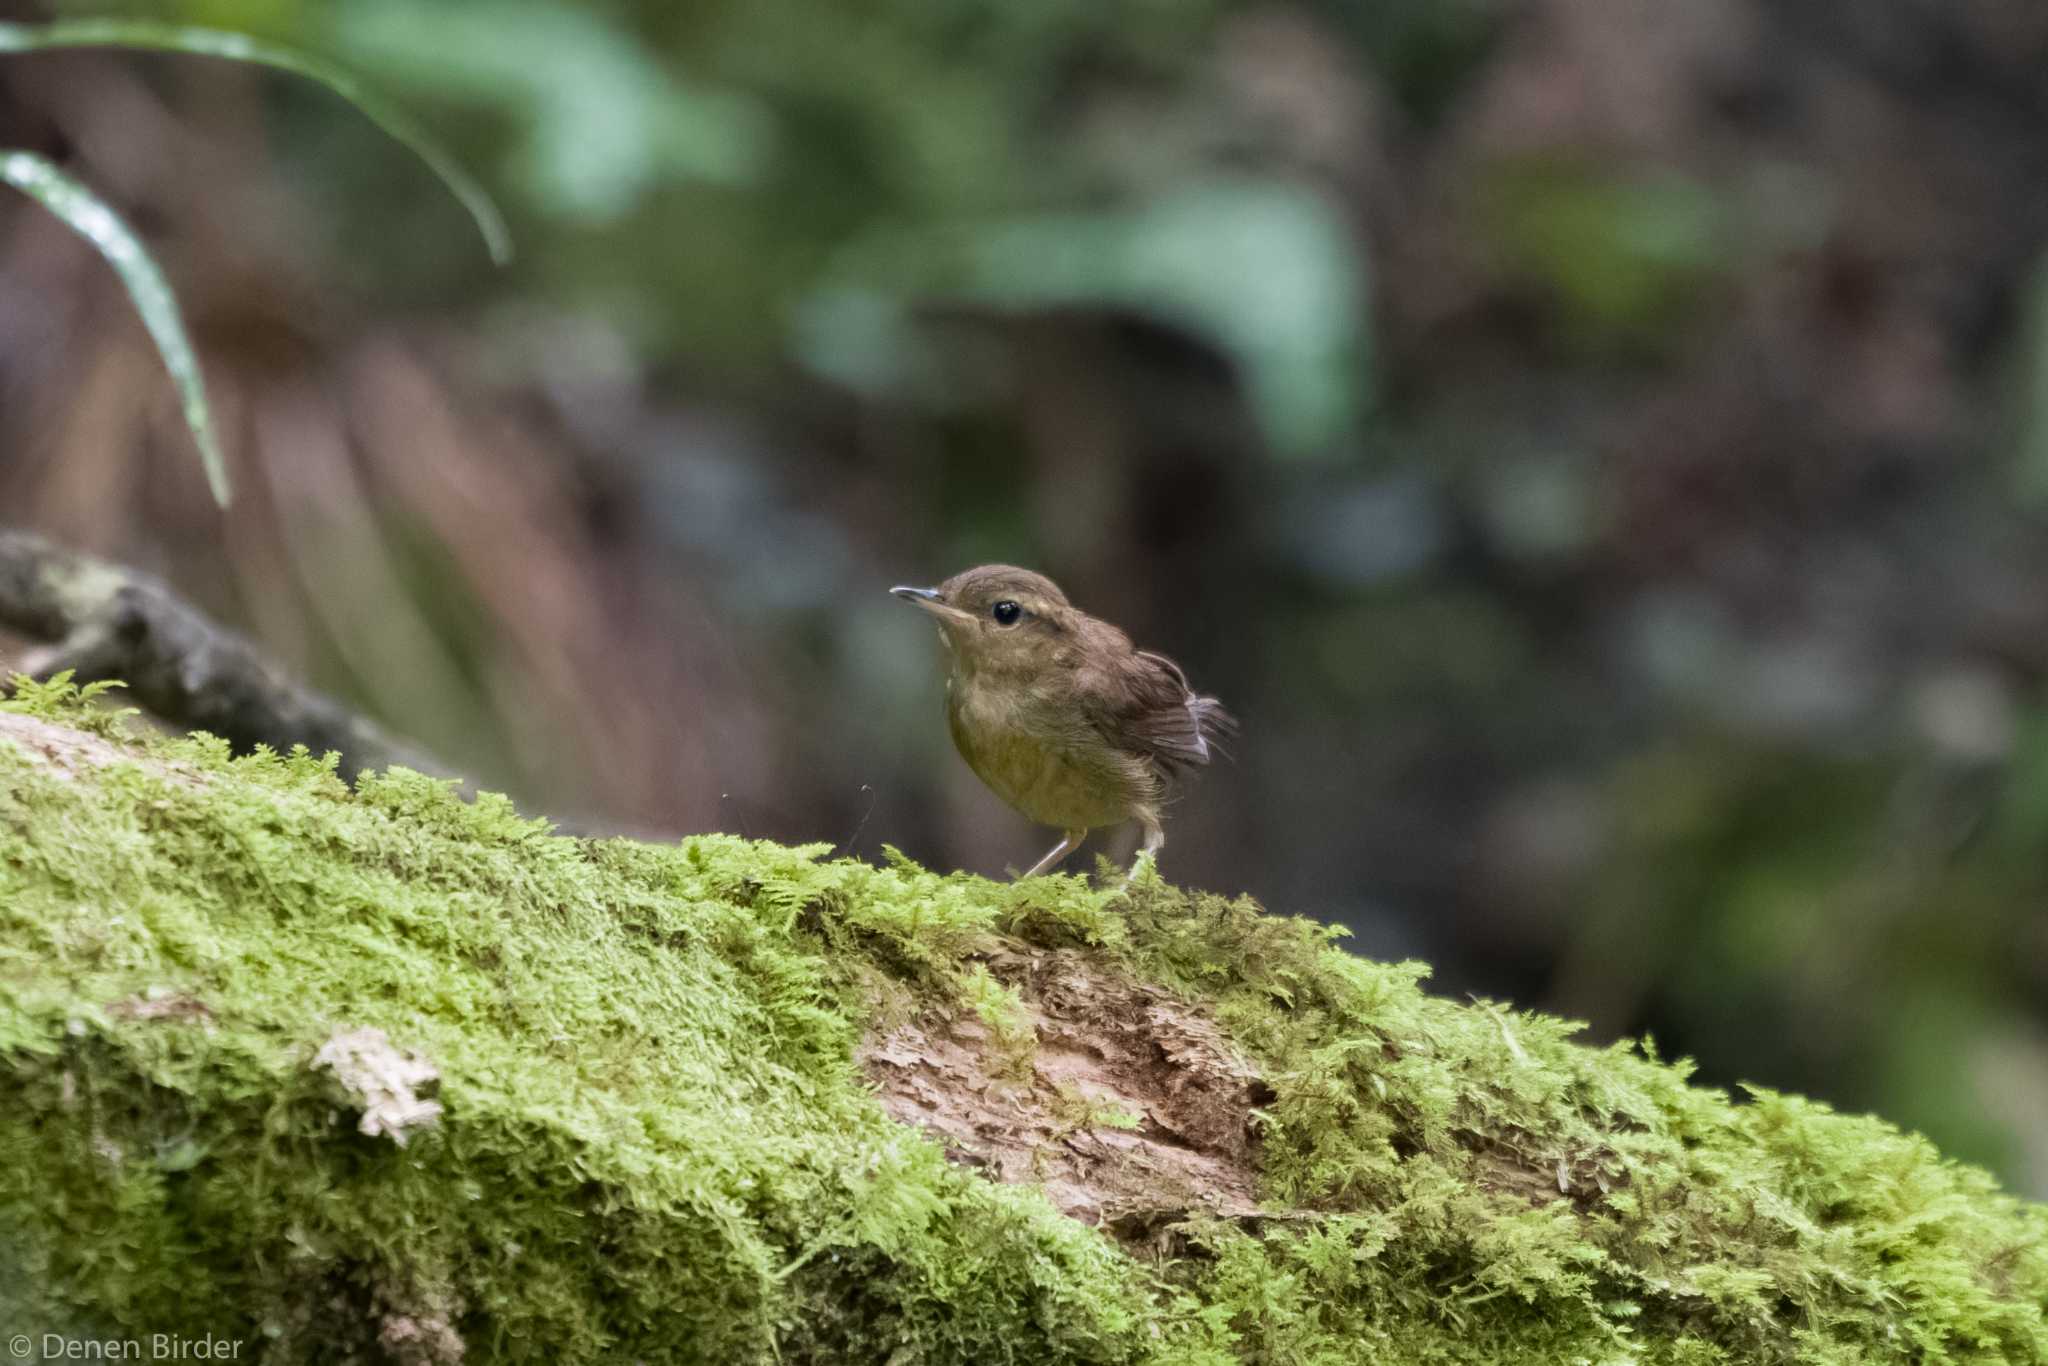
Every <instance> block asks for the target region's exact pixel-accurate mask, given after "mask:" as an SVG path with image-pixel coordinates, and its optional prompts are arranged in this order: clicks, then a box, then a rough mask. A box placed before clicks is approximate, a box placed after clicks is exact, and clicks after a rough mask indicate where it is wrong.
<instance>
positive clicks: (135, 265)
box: [0, 151, 234, 507]
mask: <svg viewBox="0 0 2048 1366" xmlns="http://www.w3.org/2000/svg"><path fill="white" fill-rule="evenodd" d="M0 181H5V182H6V183H7V184H9V185H12V186H14V188H16V189H17V190H20V191H21V192H22V193H24V194H26V195H28V196H29V197H30V198H32V199H34V200H36V201H37V202H38V203H40V204H41V205H42V206H43V207H44V208H46V209H48V210H49V211H50V212H51V213H53V214H56V215H57V217H59V218H61V219H63V220H64V222H65V223H67V224H69V225H70V227H71V229H72V230H73V231H74V232H76V233H77V234H78V235H79V236H81V237H83V238H84V239H85V240H86V241H88V242H90V243H92V244H93V246H94V247H95V248H96V249H98V251H99V253H100V255H102V256H104V257H106V258H107V261H108V263H109V264H111V265H112V266H113V267H114V270H115V273H117V274H118V275H120V277H121V283H122V284H123V285H125V286H126V287H127V289H128V297H129V298H130V299H132V300H134V302H135V311H136V312H138V313H140V314H141V315H142V321H143V323H144V324H145V325H146V326H147V327H148V328H149V335H150V337H151V338H152V339H153V340H154V341H155V342H156V349H157V352H158V353H159V354H160V355H162V356H163V358H164V366H165V368H166V369H168V370H169V371H170V372H171V378H172V379H173V380H174V381H176V382H177V385H178V393H179V395H180V397H181V398H182V400H183V403H184V409H185V425H186V426H188V427H190V428H191V429H192V439H193V441H195V442H196V443H198V446H199V459H200V462H201V463H202V464H203V465H205V467H206V482H207V483H208V484H209V485H210V486H212V489H213V500H214V501H215V502H216V503H219V504H220V505H221V506H222V507H226V506H227V505H228V500H229V499H230V498H232V497H233V496H234V493H233V490H232V489H231V488H230V487H229V484H228V467H227V462H226V461H225V460H223V459H222V458H221V453H220V442H219V441H218V440H217V439H216V438H215V436H214V431H213V415H212V410H211V409H210V408H209V407H208V406H207V402H206V381H205V379H204V378H203V377H202V376H201V375H200V373H199V358H198V357H197V356H196V355H195V354H194V353H193V351H192V340H191V338H190V337H189V336H187V335H186V333H185V320H184V319H183V317H181V316H180V315H179V312H178V300H177V296H175V295H174V294H172V293H171V287H170V285H169V284H168V283H166V282H165V280H164V275H163V272H162V271H161V270H159V269H157V264H156V262H155V261H154V260H153V259H151V257H150V254H149V253H148V252H147V251H145V250H144V249H143V246H142V243H141V241H140V240H139V239H138V238H137V237H136V236H135V233H134V231H133V230H132V229H130V228H129V226H128V225H127V224H126V223H125V222H123V221H122V220H121V216H120V215H119V214H117V213H115V212H114V211H113V210H112V209H111V208H109V207H107V205H106V203H105V202H104V201H102V200H101V199H100V197H99V196H98V195H96V194H94V193H93V192H92V191H91V190H89V189H87V188H86V187H85V186H84V185H81V184H79V183H78V182H77V181H76V180H73V179H72V178H71V177H70V176H68V175H65V174H64V172H62V171H60V170H58V169H57V167H56V166H55V165H53V164H52V163H51V162H50V161H49V160H48V159H47V158H45V157H40V156H37V155H36V154H35V153H34V152H22V151H0Z"/></svg>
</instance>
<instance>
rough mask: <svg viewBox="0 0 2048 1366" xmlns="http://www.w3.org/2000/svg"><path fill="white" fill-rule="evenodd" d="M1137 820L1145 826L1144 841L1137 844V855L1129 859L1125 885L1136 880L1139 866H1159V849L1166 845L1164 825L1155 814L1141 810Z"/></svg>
mask: <svg viewBox="0 0 2048 1366" xmlns="http://www.w3.org/2000/svg"><path fill="white" fill-rule="evenodd" d="M1138 820H1139V822H1140V823H1141V824H1143V825H1144V827H1145V842H1144V843H1143V844H1141V845H1139V846H1138V856H1137V857H1136V858H1134V859H1132V860H1131V872H1130V876H1128V877H1126V878H1125V879H1124V886H1126V887H1128V886H1130V885H1131V884H1132V883H1134V882H1136V881H1137V880H1138V870H1139V869H1140V868H1145V867H1151V868H1155V869H1156V868H1157V867H1158V866H1159V851H1160V850H1161V849H1163V848H1165V847H1166V827H1165V826H1163V825H1161V824H1160V823H1159V818H1158V817H1157V816H1148V815H1145V814H1143V813H1142V812H1141V813H1140V814H1139V816H1138Z"/></svg>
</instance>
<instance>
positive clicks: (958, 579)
mask: <svg viewBox="0 0 2048 1366" xmlns="http://www.w3.org/2000/svg"><path fill="white" fill-rule="evenodd" d="M889 591H890V592H891V593H894V594H895V595H896V596H897V597H899V598H902V599H903V600H904V601H906V602H909V603H912V604H915V605H916V606H918V607H921V608H923V609H924V610H925V611H927V612H929V613H931V614H932V616H933V617H935V618H936V619H937V620H938V623H939V635H940V638H941V639H943V640H944V641H945V643H946V648H947V649H949V650H951V651H952V653H953V661H954V667H955V669H957V670H959V671H960V672H962V673H969V674H975V673H990V674H1032V673H1036V672H1038V671H1040V670H1042V669H1045V668H1049V667H1051V666H1052V660H1051V651H1050V646H1051V644H1052V642H1053V641H1055V640H1057V639H1058V638H1059V637H1061V636H1062V635H1064V634H1066V633H1067V631H1068V628H1069V619H1070V618H1071V617H1072V616H1073V615H1074V609H1073V607H1072V605H1071V604H1069V603H1068V602H1067V595H1066V594H1065V593H1062V592H1061V591H1060V587H1059V585H1058V584H1056V583H1054V582H1053V581H1052V580H1051V579H1048V578H1047V577H1045V575H1043V574H1034V573H1032V572H1031V571H1030V570H1028V569H1018V568H1016V567H1015V566H1014V565H1007V564H985V565H982V566H981V567H979V568H977V569H969V570H966V571H965V572H963V573H959V574H955V575H954V576H953V577H952V578H950V579H947V580H946V581H945V582H944V583H942V584H940V585H939V586H938V587H936V588H902V587H899V588H892V589H890V590H889Z"/></svg>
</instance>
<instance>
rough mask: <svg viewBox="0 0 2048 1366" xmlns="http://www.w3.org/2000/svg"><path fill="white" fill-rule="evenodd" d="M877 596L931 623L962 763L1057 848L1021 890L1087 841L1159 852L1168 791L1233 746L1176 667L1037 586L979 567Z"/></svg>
mask: <svg viewBox="0 0 2048 1366" xmlns="http://www.w3.org/2000/svg"><path fill="white" fill-rule="evenodd" d="M889 591H890V592H892V593H894V594H895V595H896V596H897V597H899V598H903V599H905V600H906V601H908V602H912V603H915V604H916V605H917V606H919V607H922V608H923V609H924V610H925V611H927V612H930V613H931V614H932V615H933V616H934V617H936V618H938V622H939V637H940V639H941V640H942V641H943V642H944V643H945V646H946V649H947V651H948V653H949V654H950V655H951V672H950V674H949V676H948V678H947V680H946V719H947V720H948V722H949V723H950V724H951V726H952V730H953V744H954V746H955V747H956V748H958V749H959V751H960V757H961V758H963V759H965V760H966V761H967V766H968V767H969V768H971V769H973V770H974V774H975V776H976V777H978V778H980V779H981V780H982V781H983V782H984V783H987V784H988V786H989V787H990V788H991V789H992V790H993V791H994V792H995V794H996V795H997V796H998V797H1001V798H1002V799H1003V800H1004V801H1006V802H1008V803H1009V804H1010V805H1011V806H1014V807H1016V808H1017V810H1019V811H1021V812H1023V813H1024V814H1025V815H1026V816H1029V817H1030V818H1031V819H1032V820H1034V821H1038V822H1039V823H1041V824H1044V825H1051V826H1056V827H1057V828H1058V829H1060V830H1061V831H1062V832H1064V834H1065V838H1064V839H1062V840H1061V841H1060V842H1059V843H1058V844H1056V845H1054V846H1053V847H1052V849H1051V850H1050V851H1048V852H1047V854H1046V856H1045V857H1044V858H1042V859H1040V860H1039V861H1038V862H1037V863H1035V864H1033V865H1032V866H1031V869H1030V871H1029V872H1027V873H1025V874H1024V876H1025V877H1035V876H1037V875H1038V874H1039V873H1042V872H1044V871H1046V870H1047V869H1048V868H1051V867H1052V866H1053V865H1055V864H1057V863H1058V862H1059V861H1060V860H1061V859H1063V858H1065V857H1066V856H1067V855H1068V854H1070V853H1072V852H1073V851H1074V849H1075V848H1077V847H1078V846H1079V845H1080V843H1081V842H1082V841H1083V840H1085V839H1086V838H1087V837H1088V832H1089V831H1090V830H1093V829H1095V828H1096V827H1098V826H1104V825H1120V824H1122V823H1123V822H1124V821H1127V820H1136V821H1137V822H1138V823H1139V824H1140V825H1142V826H1143V827H1144V829H1145V842H1144V845H1143V847H1142V848H1141V849H1140V850H1139V852H1138V858H1139V859H1140V860H1141V861H1142V860H1144V859H1145V858H1147V857H1150V856H1152V855H1154V854H1156V853H1157V852H1158V850H1159V848H1160V847H1161V846H1162V845H1164V844H1165V843H1166V832H1165V830H1164V829H1163V828H1162V827H1161V825H1160V810H1159V809H1160V805H1161V803H1162V802H1163V801H1164V800H1165V797H1166V792H1167V786H1168V783H1169V781H1170V780H1171V779H1172V778H1173V776H1174V775H1175V773H1176V772H1178V771H1179V770H1180V769H1181V768H1183V767H1185V766H1188V765H1193V764H1206V763H1208V762H1209V758H1210V756H1211V755H1212V754H1214V753H1215V752H1216V747H1215V742H1216V741H1217V740H1218V739H1219V738H1222V737H1225V736H1228V735H1231V734H1234V733H1235V732H1236V722H1235V721H1233V720H1232V719H1231V716H1230V713H1229V712H1227V711H1225V710H1224V709H1223V704H1222V703H1221V702H1218V701H1217V700H1216V699H1215V698H1213V697H1201V696H1197V695H1196V693H1195V691H1194V689H1192V688H1190V687H1189V686H1188V680H1187V675H1185V674H1183V673H1182V672H1181V671H1180V666H1179V665H1178V664H1175V663H1174V662H1173V661H1172V660H1170V659H1168V658H1166V656H1164V655H1157V654H1153V653H1152V652H1151V651H1149V650H1140V649H1136V648H1134V647H1133V646H1132V644H1131V638H1130V637H1129V636H1127V635H1125V634H1124V633H1123V632H1122V631H1119V630H1117V629H1116V627H1114V626H1111V625H1110V624H1109V623H1108V622H1106V621H1098V620H1096V619H1095V618H1094V617H1091V616H1089V615H1088V614H1087V613H1086V612H1083V611H1082V610H1081V609H1079V608H1078V607H1075V606H1074V605H1073V604H1071V603H1069V602H1068V601H1067V595H1066V594H1065V593H1062V592H1061V591H1060V589H1059V585H1058V584H1056V583H1054V582H1053V581H1052V580H1051V579H1048V578H1046V577H1045V576H1044V575H1043V574H1034V573H1032V572H1031V571H1030V570H1028V569H1017V568H1015V567H1013V566H1011V565H1006V564H987V565H983V566H981V567H980V568H979V569H970V570H967V571H966V572H965V573H962V574H956V575H954V576H953V577H952V578H950V579H947V580H946V581H945V582H944V583H942V584H940V585H939V586H938V587H937V588H892V589H890V590H889ZM1133 871H1134V872H1135V866H1134V868H1133Z"/></svg>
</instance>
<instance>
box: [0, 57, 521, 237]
mask: <svg viewBox="0 0 2048 1366" xmlns="http://www.w3.org/2000/svg"><path fill="white" fill-rule="evenodd" d="M86 47H121V48H137V49H143V50H147V51H153V52H182V53H185V54H187V55H190V56H197V57H219V58H223V59H225V60H228V61H234V62H248V63H251V64H253V65H256V66H266V67H270V68H272V69H274V70H277V71H286V72H290V73H291V74H293V75H295V76H303V77H305V78H306V79H307V80H310V81H316V82H318V83H319V84H321V85H324V86H326V87H327V88H328V89H329V90H331V91H333V92H334V93H335V94H336V95H339V96H340V97H341V98H342V99H344V100H346V101H348V102H349V103H350V104H352V105H354V106H355V107H356V109H357V110H359V111H360V112H361V113H362V114H363V116H364V117H365V118H367V119H369V120H370V122H372V123H374V124H376V125H377V126H378V127H379V128H380V129H382V130H383V131H384V133H385V134H386V136H388V137H390V138H391V139H392V140H393V141H395V142H397V143H399V144H400V145H401V146H403V147H405V148H407V149H408V150H410V151H411V152H412V154H413V155H414V156H417V157H418V158H419V159H420V160H421V161H423V162H425V163H426V165H427V169H428V170H430V171H432V172H433V173H434V175H435V176H436V177H438V178H439V179H440V181H441V183H442V184H443V185H444V186H446V187H447V189H448V192H449V193H450V194H452V195H454V196H455V198H456V200H457V201H458V202H459V203H460V204H461V205H462V207H463V208H464V209H465V210H467V211H468V213H469V216H470V219H471V220H472V221H473V222H475V224H476V227H477V231H478V233H480V234H481V235H482V236H483V239H484V247H485V249H486V250H488V251H489V252H490V254H491V260H492V261H493V262H494V263H496V264H497V265H501V266H502V265H506V264H508V263H509V262H510V261H511V260H512V233H511V230H510V229H509V228H507V227H506V225H505V218H504V215H503V214H501V213H500V212H499V211H498V206H497V203H496V202H495V201H494V200H492V198H491V196H490V192H489V191H488V190H486V189H484V187H483V186H482V185H481V184H480V183H478V181H477V180H476V178H475V177H473V176H471V175H470V174H469V172H467V171H465V170H464V169H462V166H461V164H460V163H459V162H457V161H456V159H455V157H454V155H453V154H452V153H450V152H448V151H447V150H446V149H444V148H443V147H442V146H441V145H440V144H439V143H438V142H436V141H435V140H434V138H433V137H432V136H431V135H430V134H429V133H428V132H427V131H426V129H424V128H423V127H421V126H420V125H419V124H418V123H417V122H416V121H415V120H414V119H413V118H412V117H411V116H410V115H409V114H407V113H406V112H405V111H404V110H402V109H400V108H399V107H398V106H396V105H395V104H392V103H391V102H390V101H389V100H386V99H384V98H383V97H382V96H380V95H378V94H376V93H375V92H373V91H371V90H369V89H367V88H366V87H365V86H364V85H363V84H362V83H361V82H360V81H358V80H357V79H356V78H355V77H354V76H353V75H351V74H349V72H348V71H346V70H345V69H343V68H342V67H340V66H338V65H336V64H335V63H333V62H329V61H327V60H326V59H324V58H321V57H315V56H313V55H312V54H310V53H305V52H300V51H297V50H296V49H293V48H288V47H283V46H280V45H278V44H275V43H267V42H264V41H263V40H261V39H258V38H252V37H250V36H249V35H247V34H245V33H234V32H230V31H227V30H224V29H211V28H195V27H192V26H190V25H186V24H164V23H156V22H154V21H151V20H147V19H65V20H59V21H57V22H55V23H49V24H15V23H0V54H6V53H10V52H42V51H49V50H52V49H58V48H86Z"/></svg>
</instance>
